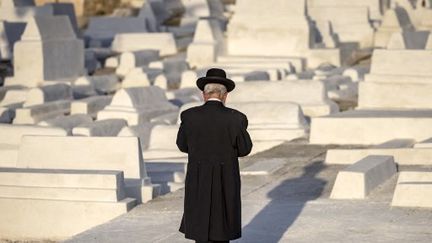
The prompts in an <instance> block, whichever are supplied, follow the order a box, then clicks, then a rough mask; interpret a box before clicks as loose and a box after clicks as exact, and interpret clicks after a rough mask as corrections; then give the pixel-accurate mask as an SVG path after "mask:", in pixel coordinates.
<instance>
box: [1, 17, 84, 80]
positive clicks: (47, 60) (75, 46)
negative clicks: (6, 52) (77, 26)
mask: <svg viewBox="0 0 432 243" xmlns="http://www.w3.org/2000/svg"><path fill="white" fill-rule="evenodd" d="M29 53H32V55H29ZM14 69H15V74H14V75H15V76H14V77H13V78H8V79H6V85H23V86H28V87H35V86H38V85H41V84H43V82H44V81H55V80H74V79H76V78H78V77H79V76H81V75H82V74H83V73H84V70H85V69H84V43H83V41H82V40H79V39H77V37H76V35H75V32H74V30H73V28H72V26H71V24H70V22H69V19H68V17H67V16H53V17H46V16H44V17H35V18H33V19H31V20H30V21H29V22H28V23H27V26H26V29H25V31H24V34H23V35H22V37H21V40H20V41H18V42H17V43H16V44H15V47H14Z"/></svg>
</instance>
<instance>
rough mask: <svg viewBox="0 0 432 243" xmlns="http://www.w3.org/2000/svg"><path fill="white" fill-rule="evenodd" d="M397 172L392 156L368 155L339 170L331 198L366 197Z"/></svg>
mask: <svg viewBox="0 0 432 243" xmlns="http://www.w3.org/2000/svg"><path fill="white" fill-rule="evenodd" d="M396 173H397V171H396V164H395V163H394V161H393V157H392V156H377V155H372V156H368V157H366V158H363V159H362V160H360V161H358V162H356V163H355V164H353V165H350V166H348V167H347V168H345V169H343V170H341V171H339V173H338V175H337V177H336V181H335V184H334V185H333V189H332V192H331V195H330V198H332V199H364V198H366V197H367V195H368V194H369V193H370V192H371V191H372V190H373V189H375V188H376V187H378V186H379V185H381V184H382V183H384V182H385V181H387V180H388V179H390V178H391V177H392V176H393V175H394V174H396Z"/></svg>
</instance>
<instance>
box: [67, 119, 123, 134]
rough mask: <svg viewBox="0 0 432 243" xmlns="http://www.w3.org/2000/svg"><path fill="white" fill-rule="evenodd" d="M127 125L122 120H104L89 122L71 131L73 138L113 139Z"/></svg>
mask: <svg viewBox="0 0 432 243" xmlns="http://www.w3.org/2000/svg"><path fill="white" fill-rule="evenodd" d="M126 126H127V123H126V121H125V120H124V119H106V120H100V121H95V122H93V121H91V122H88V123H85V124H82V125H80V126H77V127H75V128H74V129H73V130H72V134H73V135H74V136H88V137H115V136H117V135H118V134H119V132H120V131H121V129H122V128H123V127H126Z"/></svg>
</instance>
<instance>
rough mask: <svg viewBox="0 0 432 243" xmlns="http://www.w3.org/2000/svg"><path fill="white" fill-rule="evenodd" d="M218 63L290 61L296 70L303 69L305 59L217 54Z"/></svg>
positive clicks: (300, 70)
mask: <svg viewBox="0 0 432 243" xmlns="http://www.w3.org/2000/svg"><path fill="white" fill-rule="evenodd" d="M217 62H218V63H250V62H252V63H280V62H282V63H290V64H291V65H292V66H293V67H294V69H295V71H296V72H302V71H303V70H304V69H305V65H306V61H305V60H304V58H300V57H278V56H271V57H265V56H219V57H217Z"/></svg>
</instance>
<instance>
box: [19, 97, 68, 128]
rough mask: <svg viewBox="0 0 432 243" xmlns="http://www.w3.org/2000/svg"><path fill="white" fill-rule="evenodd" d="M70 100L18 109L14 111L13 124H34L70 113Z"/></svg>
mask: <svg viewBox="0 0 432 243" xmlns="http://www.w3.org/2000/svg"><path fill="white" fill-rule="evenodd" d="M70 106H71V101H70V100H58V101H51V102H47V103H44V104H40V105H33V106H28V107H23V108H18V109H17V110H16V111H15V119H14V120H13V123H14V124H36V123H38V122H40V121H43V120H47V119H52V118H55V117H57V116H61V115H65V114H68V113H70Z"/></svg>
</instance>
